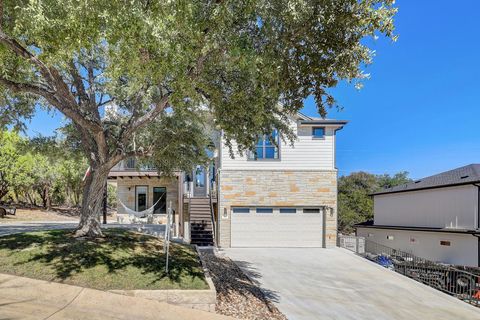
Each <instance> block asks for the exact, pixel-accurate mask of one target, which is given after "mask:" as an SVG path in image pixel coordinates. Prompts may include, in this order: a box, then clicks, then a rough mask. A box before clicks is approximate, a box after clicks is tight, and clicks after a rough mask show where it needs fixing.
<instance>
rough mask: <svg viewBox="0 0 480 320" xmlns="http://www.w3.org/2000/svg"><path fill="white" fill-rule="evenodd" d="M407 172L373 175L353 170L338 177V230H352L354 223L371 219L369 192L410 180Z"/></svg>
mask: <svg viewBox="0 0 480 320" xmlns="http://www.w3.org/2000/svg"><path fill="white" fill-rule="evenodd" d="M411 181H412V180H411V179H410V178H409V177H408V172H406V171H402V172H398V173H396V174H394V175H393V176H392V175H389V174H382V175H375V174H371V173H368V172H353V173H351V174H349V175H348V176H342V177H340V178H339V179H338V225H339V226H338V230H339V231H340V232H344V233H350V232H353V231H354V229H353V225H354V224H356V223H360V222H364V221H368V220H372V219H373V199H372V197H371V196H370V194H372V193H374V192H377V191H379V190H381V189H384V188H391V187H394V186H398V185H401V184H405V183H408V182H411Z"/></svg>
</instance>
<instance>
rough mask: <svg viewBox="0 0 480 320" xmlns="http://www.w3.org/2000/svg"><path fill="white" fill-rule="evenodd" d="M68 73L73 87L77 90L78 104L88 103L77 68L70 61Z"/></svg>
mask: <svg viewBox="0 0 480 320" xmlns="http://www.w3.org/2000/svg"><path fill="white" fill-rule="evenodd" d="M69 71H70V75H71V76H72V79H73V85H74V86H75V88H76V89H77V93H78V96H79V98H80V104H86V103H88V102H89V97H88V95H87V92H86V90H85V85H84V84H83V80H82V77H81V76H80V73H79V72H78V70H77V67H76V66H75V63H74V62H73V60H72V61H70V63H69Z"/></svg>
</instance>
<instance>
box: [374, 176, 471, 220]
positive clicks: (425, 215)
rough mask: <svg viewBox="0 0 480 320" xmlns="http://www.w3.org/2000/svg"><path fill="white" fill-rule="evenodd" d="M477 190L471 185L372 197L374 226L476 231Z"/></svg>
mask: <svg viewBox="0 0 480 320" xmlns="http://www.w3.org/2000/svg"><path fill="white" fill-rule="evenodd" d="M477 198H478V189H477V187H474V186H472V185H467V186H458V187H448V188H439V189H429V190H418V191H411V192H401V193H393V194H385V195H377V196H375V197H374V213H375V218H374V221H375V225H389V226H409V227H410V226H411V227H432V228H446V227H447V228H449V227H454V228H455V227H458V228H465V229H475V228H476V227H477V219H478V211H477V210H478V208H477V206H478V199H477Z"/></svg>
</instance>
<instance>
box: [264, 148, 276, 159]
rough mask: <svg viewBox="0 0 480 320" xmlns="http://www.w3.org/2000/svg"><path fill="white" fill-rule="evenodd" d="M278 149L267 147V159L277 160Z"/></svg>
mask: <svg viewBox="0 0 480 320" xmlns="http://www.w3.org/2000/svg"><path fill="white" fill-rule="evenodd" d="M275 149H276V148H274V147H265V159H275V158H276V152H275V151H276V150H275Z"/></svg>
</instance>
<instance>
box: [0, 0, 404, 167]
mask: <svg viewBox="0 0 480 320" xmlns="http://www.w3.org/2000/svg"><path fill="white" fill-rule="evenodd" d="M393 4H394V1H393V0H360V1H350V0H338V1H317V0H306V1H285V0H244V1H238V0H226V1H188V0H186V1H146V0H132V1H111V0H87V1H77V0H61V1H59V0H37V1H28V0H20V1H19V0H4V17H3V19H2V22H3V23H2V25H1V27H2V28H3V31H4V32H5V34H6V36H7V37H8V38H12V39H15V41H17V42H18V43H19V44H20V45H21V46H22V47H23V48H26V49H27V50H28V51H29V52H30V53H32V54H34V55H35V58H36V59H38V61H40V62H38V61H37V60H32V59H29V58H25V57H24V55H22V54H19V53H18V50H17V51H16V50H13V49H12V47H11V46H9V44H8V42H7V41H3V42H2V41H0V70H1V73H0V77H1V78H3V82H0V97H3V98H2V99H1V100H0V106H2V110H1V112H3V114H5V120H6V121H8V122H10V123H16V124H18V125H19V124H20V119H21V116H26V117H29V116H31V114H32V112H33V109H32V106H33V102H35V103H38V104H39V105H42V106H44V107H46V108H51V107H54V108H57V109H59V110H60V111H61V112H63V113H64V114H66V115H67V117H69V118H71V119H72V120H73V123H74V125H75V129H76V130H77V134H79V135H82V136H83V138H84V142H90V140H89V139H90V138H92V137H95V139H98V140H95V139H94V140H95V143H96V144H99V143H100V144H102V143H103V138H98V137H99V135H98V134H97V135H96V136H95V135H93V134H92V132H93V131H94V128H96V126H97V125H98V123H99V122H100V123H101V128H102V129H103V131H104V135H105V137H106V140H107V145H108V148H109V151H110V152H111V153H114V152H119V153H122V154H125V153H126V152H129V151H132V150H133V151H135V150H138V148H140V147H143V148H145V149H147V148H149V147H151V144H145V143H144V142H143V141H142V140H140V139H136V141H135V143H134V140H135V139H134V138H133V136H132V135H130V134H125V133H126V132H129V131H128V127H129V126H131V125H132V124H134V123H135V122H136V121H137V120H139V119H140V118H141V117H142V116H144V115H147V117H148V122H149V123H150V122H152V121H154V120H155V119H158V118H168V117H169V116H170V115H171V112H173V114H177V115H178V116H181V117H189V119H188V120H189V121H196V122H197V123H196V124H191V125H194V126H206V125H210V126H211V127H213V128H216V129H222V130H223V132H224V137H225V139H226V140H227V143H229V142H230V140H231V139H235V140H236V141H237V145H238V147H239V148H240V149H241V150H245V149H247V148H250V147H251V146H252V143H253V142H254V141H255V138H256V135H257V134H258V133H262V132H263V133H269V132H271V131H272V128H274V127H275V128H277V129H280V133H281V134H282V135H283V137H284V138H289V139H293V136H292V132H291V130H290V129H289V127H288V126H287V123H286V121H287V119H288V116H289V115H292V114H294V113H295V112H297V111H299V110H300V109H301V108H302V106H303V101H304V99H305V98H307V97H309V96H313V97H314V98H315V101H316V103H317V106H318V111H319V113H320V114H321V115H322V116H325V115H326V112H327V108H328V107H332V106H334V105H336V103H335V99H334V97H333V96H332V95H331V94H330V93H329V91H328V89H329V88H332V87H335V86H336V85H337V83H338V82H339V81H341V80H347V81H349V82H355V83H357V82H358V81H360V82H361V81H362V80H363V79H365V78H367V75H365V74H364V73H363V71H362V70H361V68H362V66H365V65H367V64H369V63H371V61H372V57H373V55H374V53H373V50H371V49H370V48H368V47H367V46H366V45H365V43H366V42H364V41H362V40H363V39H364V38H365V37H377V36H378V35H385V36H387V37H392V38H393V39H395V37H394V36H393V30H394V26H393V16H394V14H395V13H396V11H397V9H396V8H394V7H393ZM44 66H46V67H47V68H51V69H49V70H47V71H45V69H43V67H44ZM51 70H55V72H52V71H51ZM57 71H58V73H59V74H60V75H62V76H63V78H62V79H60V80H61V81H65V82H66V84H67V86H66V87H67V88H68V87H69V88H71V92H65V91H61V90H60V89H59V88H63V87H61V86H58V81H59V78H57V77H56V72H57ZM76 76H77V78H76ZM79 78H81V79H82V80H80V81H79ZM2 83H3V86H2ZM25 83H27V84H32V85H35V86H38V87H37V88H36V89H35V90H33V89H32V88H30V87H27V86H22V84H25ZM82 87H85V88H82ZM52 95H53V97H52ZM32 97H36V98H35V99H33V100H32ZM101 97H103V98H105V99H103V98H101ZM164 98H165V99H166V101H167V104H168V105H169V106H170V107H172V108H173V109H172V111H171V112H153V113H152V112H151V111H152V108H154V107H155V106H158V105H159V104H160V102H161V101H162V99H164ZM108 99H111V100H113V102H114V104H115V106H116V107H117V108H118V112H119V114H120V115H122V116H120V117H117V118H116V119H114V120H113V119H112V118H109V119H100V113H99V112H97V110H98V108H100V109H102V106H103V105H104V103H105V100H108ZM76 101H77V102H76ZM187 102H188V103H187ZM279 102H280V105H281V107H279V105H278V103H279ZM12 108H13V109H15V110H13V109H12ZM159 110H161V108H160V109H159ZM202 110H208V112H209V113H210V114H211V115H212V117H211V118H210V120H211V121H210V122H208V123H205V122H204V120H205V119H206V118H205V117H192V116H191V115H194V114H197V113H199V112H201V111H202ZM163 125H165V126H163ZM169 125H171V123H170V122H169V121H166V122H164V121H163V119H162V120H161V121H159V122H157V123H156V124H154V125H153V126H154V127H155V129H156V131H155V133H158V130H167V131H168V130H169V129H170V128H169V127H168V126H169ZM141 127H142V129H145V127H144V126H143V125H142V126H141ZM80 128H82V129H83V131H82V130H79V129H80ZM139 129H140V128H139ZM133 131H135V132H138V131H137V129H133ZM152 132H153V130H151V129H145V130H144V132H143V133H139V135H140V134H146V133H152ZM87 133H88V134H87ZM87 136H88V137H89V139H85V137H87ZM161 139H162V136H161V135H153V136H150V139H147V140H148V141H149V142H152V141H153V142H154V144H164V143H165V142H164V141H160V140H161ZM169 142H171V141H169ZM199 142H200V141H199V139H195V141H193V143H194V144H195V145H196V144H197V143H199ZM202 142H205V141H202ZM185 143H192V141H190V140H187V141H185ZM83 147H84V148H85V149H88V148H90V149H88V150H86V155H90V152H89V151H91V150H94V149H95V148H94V147H89V146H88V143H84V144H83ZM177 147H178V146H174V147H173V148H171V149H170V150H169V152H168V153H164V157H165V156H166V155H167V154H168V155H169V156H174V157H175V158H174V159H178V156H179V154H178V153H177V152H170V151H173V150H174V149H177ZM197 147H200V145H198V146H195V148H197ZM186 155H190V151H187V154H186ZM202 157H203V155H200V157H199V158H200V161H201V158H202ZM171 160H172V159H170V160H169V162H171ZM165 167H166V168H172V166H171V164H170V163H169V164H167V165H166V166H165Z"/></svg>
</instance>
